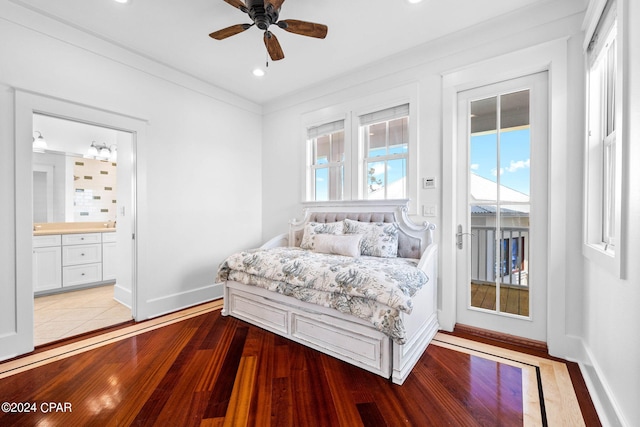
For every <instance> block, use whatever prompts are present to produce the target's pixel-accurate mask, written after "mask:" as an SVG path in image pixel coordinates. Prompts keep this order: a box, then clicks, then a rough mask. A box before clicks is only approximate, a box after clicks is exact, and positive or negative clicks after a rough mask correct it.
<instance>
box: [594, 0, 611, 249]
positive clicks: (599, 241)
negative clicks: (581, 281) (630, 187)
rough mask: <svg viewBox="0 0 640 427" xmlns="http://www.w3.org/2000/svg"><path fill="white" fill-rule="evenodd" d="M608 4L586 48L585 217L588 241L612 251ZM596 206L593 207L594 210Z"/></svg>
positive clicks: (609, 28) (609, 4)
mask: <svg viewBox="0 0 640 427" xmlns="http://www.w3.org/2000/svg"><path fill="white" fill-rule="evenodd" d="M615 3H616V2H615V1H613V2H612V1H610V2H608V3H607V5H606V7H605V9H604V11H603V14H602V16H601V17H600V19H599V21H598V25H597V27H596V29H595V31H594V34H593V36H592V37H591V40H590V42H589V45H588V48H587V60H588V70H587V72H588V76H587V81H588V87H587V91H588V94H587V96H588V98H587V99H588V105H587V108H588V129H587V135H588V138H587V145H588V147H587V152H588V156H589V160H588V163H587V173H588V181H589V182H588V197H589V199H590V206H589V207H588V208H589V209H590V210H591V211H592V212H593V213H592V214H591V216H590V217H589V218H588V220H587V221H588V223H589V224H590V225H589V229H590V232H589V233H588V234H589V235H588V237H587V240H588V242H589V243H590V244H592V245H600V246H602V248H603V249H604V250H605V251H611V252H614V251H615V245H616V241H615V240H616V239H615V229H616V214H615V212H616V209H615V206H616V178H615V177H616V86H617V85H616V72H617V53H616V35H617V31H616V18H615V16H616V14H615ZM594 209H595V210H594Z"/></svg>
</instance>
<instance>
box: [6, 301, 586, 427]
mask: <svg viewBox="0 0 640 427" xmlns="http://www.w3.org/2000/svg"><path fill="white" fill-rule="evenodd" d="M219 307H220V303H219V302H214V303H211V304H207V305H203V306H199V307H196V308H193V309H189V310H185V311H183V312H180V313H176V314H174V315H170V316H166V317H163V318H161V319H155V320H152V321H148V322H142V323H139V324H137V325H134V326H129V327H125V328H122V329H119V330H116V331H112V332H110V333H108V334H104V335H100V336H96V337H91V338H90V339H87V340H84V341H77V342H74V343H72V344H69V345H68V346H61V347H57V348H54V349H50V350H46V351H43V352H40V353H38V354H33V355H29V356H25V357H22V358H18V359H14V360H12V361H9V362H6V363H3V364H0V402H15V403H16V405H15V406H14V408H15V409H22V410H24V409H25V408H27V407H28V408H29V409H34V411H32V412H29V413H24V412H23V413H12V412H0V425H24V426H31V425H63V424H67V425H96V426H98V425H99V426H128V425H161V426H191V425H193V426H196V425H200V426H224V425H260V426H270V425H272V426H292V425H295V426H338V425H342V426H384V425H389V426H395V425H413V426H423V425H437V426H440V425H467V426H474V425H500V426H512V425H551V426H555V425H558V426H560V425H562V426H566V425H571V426H574V425H598V421H597V415H594V414H595V411H594V410H593V405H591V403H590V401H589V399H588V395H587V396H586V397H585V395H584V390H582V389H580V390H577V392H576V391H574V387H573V385H572V382H571V375H572V374H571V372H570V370H572V369H575V366H574V367H571V364H569V363H565V362H564V361H558V360H555V359H551V358H547V357H540V356H535V355H530V354H525V353H520V352H517V351H514V350H512V349H505V348H501V347H496V346H493V345H489V344H487V343H486V342H478V341H472V340H468V339H464V338H461V337H458V336H455V335H449V334H442V333H439V334H438V335H437V336H436V338H435V339H434V341H433V342H432V344H431V345H430V346H429V347H428V349H427V351H426V352H425V353H424V355H423V356H422V358H421V359H420V360H419V362H418V364H417V366H416V367H415V368H414V370H413V372H412V374H411V375H410V376H409V378H408V379H407V381H406V382H405V383H404V385H402V386H397V385H394V384H392V383H391V382H390V381H389V380H386V379H384V378H381V377H378V376H376V375H374V374H371V373H368V372H366V371H364V370H361V369H359V368H356V367H353V366H351V365H348V364H346V363H344V362H342V361H339V360H337V359H334V358H332V357H329V356H325V355H322V354H320V353H318V352H316V351H314V350H311V349H308V348H306V347H304V346H302V345H299V344H297V343H294V342H291V341H288V340H286V339H284V338H280V337H278V336H276V335H274V334H272V333H269V332H266V331H264V330H261V329H259V328H256V327H254V326H251V325H248V324H246V323H244V322H241V321H239V320H237V319H234V318H229V317H222V316H220V310H219ZM573 375H575V372H574V373H573ZM578 386H579V387H584V384H583V383H582V384H578ZM577 396H580V401H579V400H578V397H577ZM20 404H30V406H25V405H22V406H20ZM10 409H11V408H10ZM585 414H586V415H585Z"/></svg>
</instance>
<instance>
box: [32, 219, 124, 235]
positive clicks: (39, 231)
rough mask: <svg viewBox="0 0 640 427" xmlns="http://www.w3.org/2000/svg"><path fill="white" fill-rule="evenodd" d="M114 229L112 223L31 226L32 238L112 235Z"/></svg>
mask: <svg viewBox="0 0 640 427" xmlns="http://www.w3.org/2000/svg"><path fill="white" fill-rule="evenodd" d="M114 231H116V228H115V226H114V224H113V223H104V222H53V223H37V224H34V225H33V235H34V236H47V235H51V234H81V233H113V232H114Z"/></svg>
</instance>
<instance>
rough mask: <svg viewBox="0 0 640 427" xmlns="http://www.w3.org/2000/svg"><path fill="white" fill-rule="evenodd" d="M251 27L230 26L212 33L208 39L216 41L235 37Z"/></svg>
mask: <svg viewBox="0 0 640 427" xmlns="http://www.w3.org/2000/svg"><path fill="white" fill-rule="evenodd" d="M252 26H253V24H238V25H232V26H230V27H227V28H223V29H221V30H218V31H214V32H213V33H211V34H209V37H211V38H213V39H216V40H224V39H226V38H227V37H231V36H235V35H236V34H239V33H241V32H243V31H246V30H248V29H249V28H251V27H252Z"/></svg>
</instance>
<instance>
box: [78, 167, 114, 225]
mask: <svg viewBox="0 0 640 427" xmlns="http://www.w3.org/2000/svg"><path fill="white" fill-rule="evenodd" d="M73 180H74V183H73V188H74V191H75V193H74V198H73V199H74V200H73V204H74V221H82V222H85V221H115V220H116V207H117V201H116V194H117V193H116V164H115V163H112V162H106V161H102V160H94V159H78V160H76V161H75V163H74V166H73Z"/></svg>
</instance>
